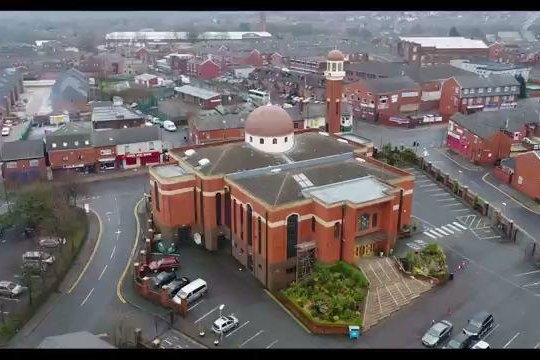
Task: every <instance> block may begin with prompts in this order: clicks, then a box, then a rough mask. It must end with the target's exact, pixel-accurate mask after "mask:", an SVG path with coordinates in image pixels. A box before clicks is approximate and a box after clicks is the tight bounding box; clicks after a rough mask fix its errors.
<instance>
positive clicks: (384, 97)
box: [379, 96, 388, 104]
mask: <svg viewBox="0 0 540 360" xmlns="http://www.w3.org/2000/svg"><path fill="white" fill-rule="evenodd" d="M387 101H388V96H381V97H380V98H379V102H380V103H381V104H386V102H387Z"/></svg>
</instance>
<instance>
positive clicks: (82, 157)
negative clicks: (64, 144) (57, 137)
mask: <svg viewBox="0 0 540 360" xmlns="http://www.w3.org/2000/svg"><path fill="white" fill-rule="evenodd" d="M49 162H50V164H51V168H52V169H62V168H64V165H67V166H73V165H76V164H84V165H93V164H95V163H96V151H95V149H94V148H83V149H73V150H50V151H49Z"/></svg>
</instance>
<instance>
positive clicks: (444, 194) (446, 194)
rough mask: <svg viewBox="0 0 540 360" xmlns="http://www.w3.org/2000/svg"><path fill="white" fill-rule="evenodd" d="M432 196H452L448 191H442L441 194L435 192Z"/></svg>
mask: <svg viewBox="0 0 540 360" xmlns="http://www.w3.org/2000/svg"><path fill="white" fill-rule="evenodd" d="M433 196H448V197H449V198H452V199H453V198H454V197H453V196H452V195H450V194H449V193H447V192H446V191H445V192H444V193H443V194H435V195H433Z"/></svg>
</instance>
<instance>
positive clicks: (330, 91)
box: [326, 80, 343, 134]
mask: <svg viewBox="0 0 540 360" xmlns="http://www.w3.org/2000/svg"><path fill="white" fill-rule="evenodd" d="M342 94H343V81H331V80H328V81H327V82H326V101H327V111H326V121H328V132H329V133H330V134H335V133H338V132H340V130H341V102H342V101H343V99H342Z"/></svg>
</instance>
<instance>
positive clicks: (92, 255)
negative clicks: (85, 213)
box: [67, 209, 103, 294]
mask: <svg viewBox="0 0 540 360" xmlns="http://www.w3.org/2000/svg"><path fill="white" fill-rule="evenodd" d="M89 210H90V211H91V212H93V213H94V215H96V216H97V218H98V222H99V233H98V239H97V241H96V244H95V245H94V250H92V254H91V255H90V258H89V259H88V261H87V262H86V265H84V268H83V270H82V271H81V273H80V274H79V277H78V278H77V280H75V283H74V284H73V285H72V286H71V288H70V289H69V290H68V292H67V293H68V294H71V292H72V291H73V289H75V287H76V286H77V284H79V281H81V279H82V277H83V275H84V273H85V272H86V270H87V269H88V266H90V263H91V262H92V259H94V255H96V251H97V249H98V247H99V244H100V243H101V235H102V234H103V223H102V222H101V218H100V217H99V214H98V213H97V212H95V211H94V210H92V209H89Z"/></svg>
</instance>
